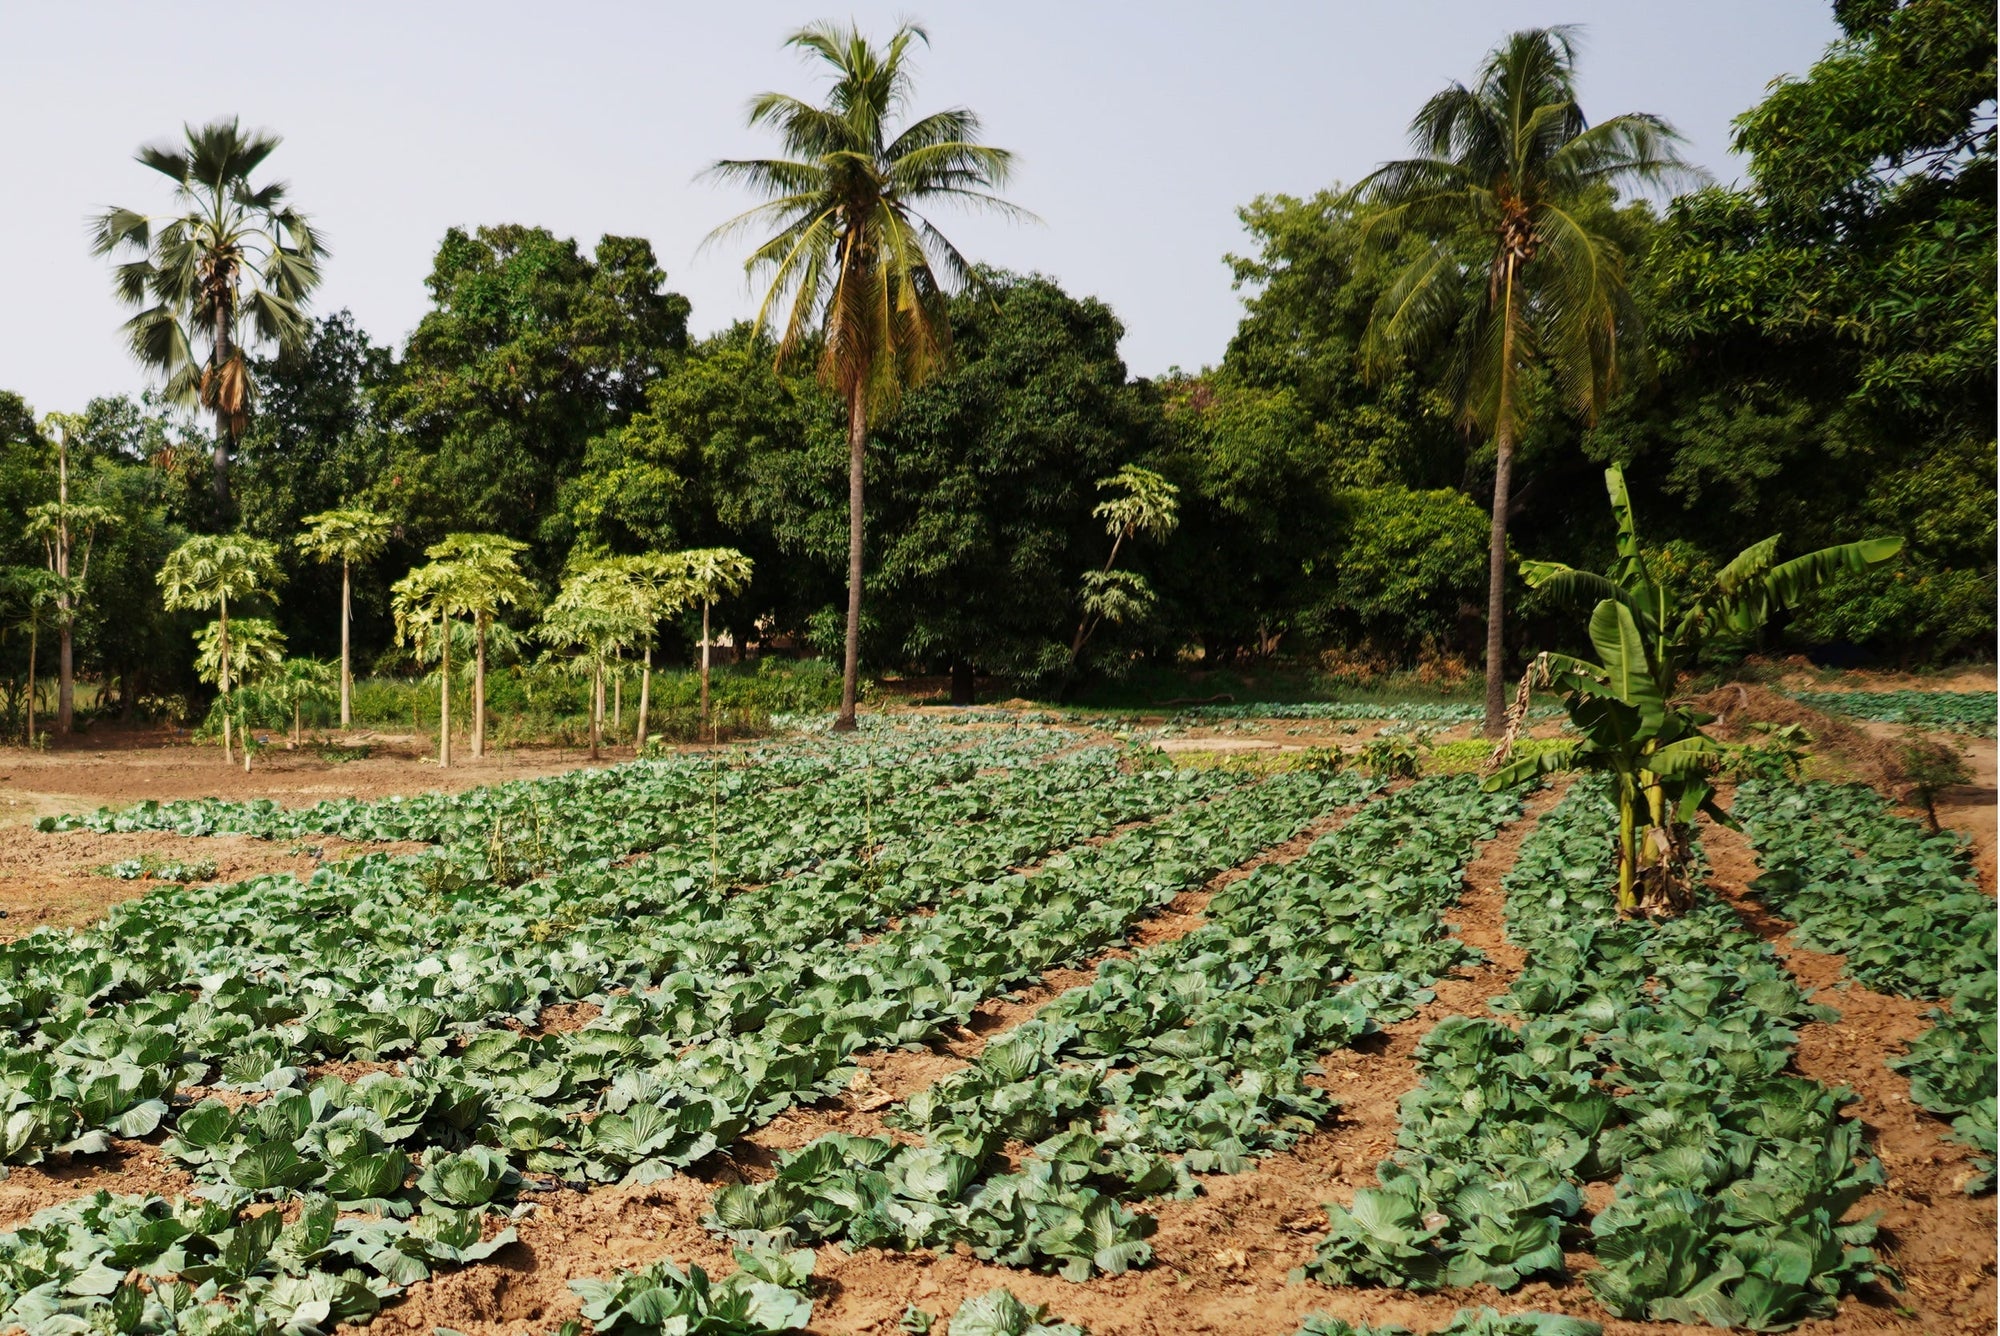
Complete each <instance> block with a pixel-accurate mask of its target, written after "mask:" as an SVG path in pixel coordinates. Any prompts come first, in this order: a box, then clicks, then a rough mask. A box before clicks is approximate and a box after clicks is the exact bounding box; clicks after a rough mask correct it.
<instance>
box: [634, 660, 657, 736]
mask: <svg viewBox="0 0 2000 1336" xmlns="http://www.w3.org/2000/svg"><path fill="white" fill-rule="evenodd" d="M652 705H653V647H652V646H651V645H648V646H646V658H645V664H644V666H643V667H641V668H640V670H639V728H638V731H637V732H636V733H635V734H634V735H633V738H632V754H633V755H634V756H637V755H638V754H639V753H640V752H641V751H643V750H645V747H646V714H647V712H648V711H649V710H650V709H651V708H652Z"/></svg>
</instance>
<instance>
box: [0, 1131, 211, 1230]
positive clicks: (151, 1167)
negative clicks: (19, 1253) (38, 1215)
mask: <svg viewBox="0 0 2000 1336" xmlns="http://www.w3.org/2000/svg"><path fill="white" fill-rule="evenodd" d="M4 1172H5V1175H6V1176H5V1177H4V1178H0V1230H11V1229H18V1228H20V1227H21V1225H22V1224H24V1223H26V1221H27V1220H28V1218H29V1217H30V1216H32V1215H34V1214H35V1212H37V1211H44V1210H47V1209H48V1208H49V1207H51V1206H59V1205H61V1204H62V1203H63V1202H66V1201H69V1200H71V1199H73V1198H76V1197H83V1196H88V1195H89V1194H91V1193H93V1192H99V1191H103V1192H122V1193H131V1194H133V1195H135V1196H145V1195H148V1194H156V1195H158V1196H162V1197H172V1196H177V1195H185V1194H186V1193H189V1192H192V1191H193V1190H194V1180H193V1179H192V1178H190V1177H188V1176H187V1175H186V1174H185V1173H183V1172H182V1171H181V1170H179V1169H176V1168H175V1167H174V1166H173V1165H171V1164H169V1163H168V1162H167V1159H166V1157H165V1156H163V1155H161V1154H160V1148H159V1147H158V1146H153V1145H148V1144H147V1143H146V1142H143V1141H123V1140H113V1141H112V1143H111V1150H110V1151H109V1152H108V1153H107V1154H104V1155H78V1156H74V1157H72V1156H55V1157H53V1158H51V1159H49V1160H47V1161H45V1162H44V1163H42V1164H36V1165H26V1164H18V1165H12V1166H9V1167H8V1168H7V1169H6V1170H5V1171H4Z"/></svg>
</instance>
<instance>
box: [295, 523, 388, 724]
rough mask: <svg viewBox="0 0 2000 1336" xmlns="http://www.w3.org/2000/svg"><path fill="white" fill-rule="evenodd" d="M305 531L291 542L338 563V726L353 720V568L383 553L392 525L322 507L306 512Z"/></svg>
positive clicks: (351, 722)
mask: <svg viewBox="0 0 2000 1336" xmlns="http://www.w3.org/2000/svg"><path fill="white" fill-rule="evenodd" d="M304 523H305V525H306V531H305V532H304V533H302V534H300V535H299V536H298V537H297V538H295V539H293V540H292V541H293V542H295V543H297V544H298V547H299V551H301V552H303V553H305V554H306V555H307V556H309V557H312V558H313V559H315V560H316V561H320V562H328V561H337V562H339V563H340V726H341V727H342V728H347V727H350V726H351V725H352V724H353V722H354V659H353V656H352V654H351V653H350V651H349V637H350V635H351V634H352V628H353V626H354V568H355V567H356V566H357V565H359V564H360V563H362V562H364V561H373V560H375V558H377V557H379V556H381V555H382V549H383V548H384V547H386V546H387V545H388V542H389V533H390V530H391V529H393V528H394V527H395V526H394V524H393V523H391V521H390V519H389V517H388V516H387V515H378V514H376V513H375V512H374V511H372V510H358V509H353V510H322V511H321V512H320V513H319V514H317V515H308V516H306V517H305V521H304Z"/></svg>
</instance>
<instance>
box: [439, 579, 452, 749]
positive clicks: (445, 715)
mask: <svg viewBox="0 0 2000 1336" xmlns="http://www.w3.org/2000/svg"><path fill="white" fill-rule="evenodd" d="M438 630H439V633H440V640H439V644H438V650H439V658H438V768H439V769H441V770H449V769H451V619H450V618H448V617H440V618H438Z"/></svg>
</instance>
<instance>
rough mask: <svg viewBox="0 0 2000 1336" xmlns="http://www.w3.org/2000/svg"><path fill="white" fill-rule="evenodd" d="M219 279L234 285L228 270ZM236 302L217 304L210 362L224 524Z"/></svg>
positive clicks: (223, 522) (215, 470)
mask: <svg viewBox="0 0 2000 1336" xmlns="http://www.w3.org/2000/svg"><path fill="white" fill-rule="evenodd" d="M216 278H217V281H218V282H223V283H230V284H231V291H232V292H233V289H234V284H233V282H232V280H231V276H230V275H229V274H228V273H226V272H225V273H221V274H218V275H217V276H216ZM234 305H235V303H234V302H233V301H226V300H225V301H218V302H216V304H215V348H214V352H213V358H214V360H213V361H212V362H211V363H210V366H211V367H212V368H213V371H214V375H215V389H216V394H215V404H214V407H215V453H214V455H213V456H212V457H211V459H210V469H211V472H212V477H213V481H212V486H213V487H214V489H215V522H216V524H217V525H220V526H227V524H228V523H229V447H230V446H232V445H234V444H235V443H236V432H235V428H234V426H233V424H232V423H231V422H230V417H231V414H230V411H229V408H228V406H227V405H226V404H224V403H223V402H222V369H223V368H224V367H225V366H227V365H229V356H230V353H231V352H232V348H231V346H230V338H229V317H230V312H231V309H232V308H233V307H234Z"/></svg>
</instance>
